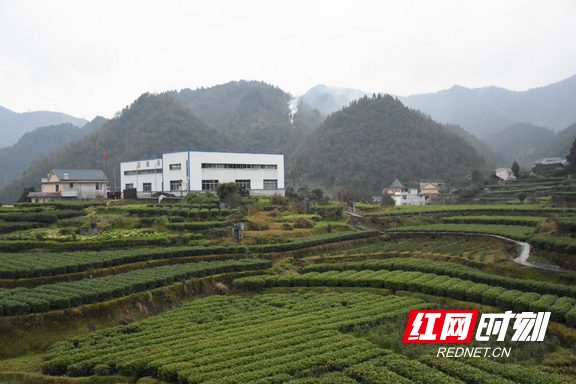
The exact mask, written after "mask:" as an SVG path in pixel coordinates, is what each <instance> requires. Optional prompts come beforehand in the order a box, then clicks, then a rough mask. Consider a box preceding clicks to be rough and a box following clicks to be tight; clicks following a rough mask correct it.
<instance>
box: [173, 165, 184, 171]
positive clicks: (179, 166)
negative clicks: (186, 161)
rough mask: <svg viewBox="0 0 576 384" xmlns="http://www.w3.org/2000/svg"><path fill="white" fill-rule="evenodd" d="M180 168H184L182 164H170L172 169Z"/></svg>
mask: <svg viewBox="0 0 576 384" xmlns="http://www.w3.org/2000/svg"><path fill="white" fill-rule="evenodd" d="M178 169H182V164H170V170H171V171H175V170H178Z"/></svg>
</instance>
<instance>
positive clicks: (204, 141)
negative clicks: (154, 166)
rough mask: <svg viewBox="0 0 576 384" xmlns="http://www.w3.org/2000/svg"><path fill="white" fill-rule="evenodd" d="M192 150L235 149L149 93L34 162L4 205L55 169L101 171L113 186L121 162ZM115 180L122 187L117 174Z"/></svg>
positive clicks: (2, 196)
mask: <svg viewBox="0 0 576 384" xmlns="http://www.w3.org/2000/svg"><path fill="white" fill-rule="evenodd" d="M103 149H105V150H106V156H107V159H106V165H104V160H103V155H102V151H103ZM189 149H190V150H193V149H197V150H231V149H234V146H233V145H232V144H231V142H230V141H229V140H228V139H227V138H226V137H224V136H223V135H220V134H219V133H218V132H217V131H216V130H215V129H214V128H212V127H210V126H209V125H207V124H206V123H204V122H202V121H201V120H199V119H198V118H197V117H195V116H194V115H192V113H190V112H189V111H188V110H187V109H185V108H183V107H182V106H181V105H179V104H177V103H175V102H174V101H173V100H172V99H171V98H170V97H168V96H165V95H151V94H148V93H146V94H144V95H142V96H140V97H139V98H138V99H137V100H136V101H135V102H134V103H132V105H131V106H130V107H127V108H125V109H124V110H123V111H122V112H121V113H119V114H117V116H116V117H115V118H113V119H111V120H109V121H107V122H106V124H104V126H103V127H102V128H101V129H99V130H97V131H95V132H94V133H93V134H90V135H88V136H86V137H84V138H83V139H81V140H79V141H77V142H74V143H71V144H68V145H65V146H63V147H60V148H58V149H57V150H55V151H52V152H50V153H49V154H48V155H46V156H44V157H42V158H39V159H37V160H36V161H34V163H33V164H32V166H31V167H30V170H29V171H28V173H27V174H26V175H25V176H23V177H21V178H19V179H16V180H15V181H14V182H12V184H10V185H8V186H7V187H5V188H4V189H2V190H1V191H0V201H4V202H10V201H14V200H15V199H17V198H18V196H19V195H20V193H21V192H22V188H23V187H25V186H31V185H38V184H39V181H40V179H41V178H42V177H45V175H46V173H47V172H50V170H51V169H54V168H65V167H73V168H87V169H92V168H100V169H102V170H103V171H104V172H105V173H106V175H107V176H108V179H109V180H110V185H112V183H113V179H114V177H113V170H118V169H119V168H120V162H121V161H128V160H138V159H150V158H154V157H159V156H160V155H161V154H162V153H163V152H172V151H181V150H189ZM116 177H117V182H118V183H119V182H120V177H119V174H118V171H117V173H116Z"/></svg>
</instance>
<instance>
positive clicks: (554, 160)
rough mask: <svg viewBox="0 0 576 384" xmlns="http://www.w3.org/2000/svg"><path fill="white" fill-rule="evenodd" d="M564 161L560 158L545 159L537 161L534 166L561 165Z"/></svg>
mask: <svg viewBox="0 0 576 384" xmlns="http://www.w3.org/2000/svg"><path fill="white" fill-rule="evenodd" d="M565 161H566V160H564V159H562V158H561V157H545V158H543V159H538V160H536V162H535V163H534V164H561V163H563V162H565Z"/></svg>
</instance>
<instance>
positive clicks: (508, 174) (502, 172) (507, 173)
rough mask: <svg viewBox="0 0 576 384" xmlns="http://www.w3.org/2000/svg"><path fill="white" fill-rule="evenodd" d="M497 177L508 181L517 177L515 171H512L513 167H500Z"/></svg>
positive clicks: (497, 170)
mask: <svg viewBox="0 0 576 384" xmlns="http://www.w3.org/2000/svg"><path fill="white" fill-rule="evenodd" d="M494 172H496V177H498V178H499V179H500V180H501V181H508V180H510V179H515V178H516V176H514V172H512V168H498V169H496V171H494Z"/></svg>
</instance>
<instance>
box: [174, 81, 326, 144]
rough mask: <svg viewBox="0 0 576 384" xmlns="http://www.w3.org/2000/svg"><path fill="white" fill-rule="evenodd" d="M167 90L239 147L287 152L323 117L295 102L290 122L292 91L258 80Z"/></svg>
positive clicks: (317, 125)
mask: <svg viewBox="0 0 576 384" xmlns="http://www.w3.org/2000/svg"><path fill="white" fill-rule="evenodd" d="M167 94H168V95H169V96H170V97H172V98H173V99H174V100H175V101H176V102H177V103H179V104H181V105H183V106H185V107H186V108H187V109H188V110H189V111H190V112H192V113H193V114H194V115H195V116H197V117H198V118H199V119H201V120H202V121H204V122H206V123H208V124H210V125H212V126H213V127H214V128H216V129H217V130H218V131H221V132H223V133H225V134H227V135H228V136H229V137H230V138H231V139H232V140H233V142H234V143H235V145H236V147H237V149H238V150H240V151H247V152H281V153H286V154H289V153H291V152H292V151H294V150H295V149H296V148H297V147H298V146H299V145H300V144H302V143H303V141H304V139H305V137H306V136H307V135H308V134H309V133H310V132H312V131H313V130H314V129H316V128H317V127H319V126H320V124H322V121H323V120H324V118H323V116H322V115H321V114H320V112H318V111H317V110H315V109H313V108H311V107H310V106H308V105H306V104H305V103H298V105H297V108H298V111H297V112H296V114H295V115H294V124H292V123H291V122H290V117H289V113H290V108H289V105H288V104H289V103H290V101H291V100H292V95H290V94H289V93H286V92H284V91H283V90H281V89H280V88H278V87H274V86H272V85H270V84H266V83H264V82H260V81H244V80H242V81H231V82H229V83H226V84H221V85H216V86H214V87H211V88H200V89H196V90H191V89H183V90H181V91H180V92H176V91H172V92H167Z"/></svg>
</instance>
